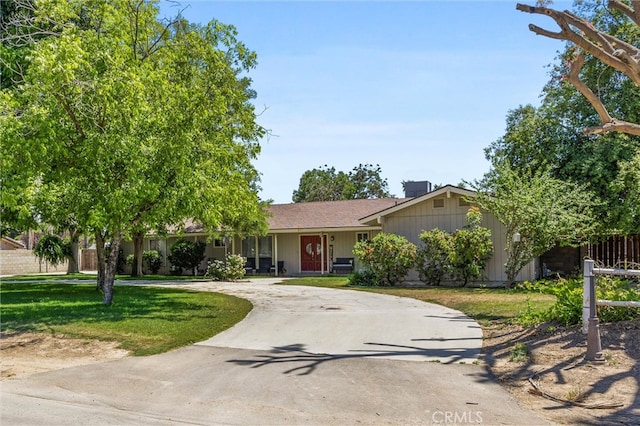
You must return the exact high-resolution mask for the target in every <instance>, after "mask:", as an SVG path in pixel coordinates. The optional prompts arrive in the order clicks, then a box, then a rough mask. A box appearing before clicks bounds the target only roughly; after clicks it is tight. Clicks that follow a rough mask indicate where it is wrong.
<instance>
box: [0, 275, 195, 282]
mask: <svg viewBox="0 0 640 426" xmlns="http://www.w3.org/2000/svg"><path fill="white" fill-rule="evenodd" d="M96 279H97V277H96V275H95V274H82V273H76V274H37V275H15V276H11V277H6V278H3V279H2V280H3V281H11V282H13V281H30V282H33V281H38V282H40V281H68V280H83V281H96ZM116 279H117V280H120V281H139V280H144V281H201V280H206V279H207V278H205V277H203V276H202V275H198V276H195V277H194V276H193V275H143V276H141V277H132V276H131V275H116Z"/></svg>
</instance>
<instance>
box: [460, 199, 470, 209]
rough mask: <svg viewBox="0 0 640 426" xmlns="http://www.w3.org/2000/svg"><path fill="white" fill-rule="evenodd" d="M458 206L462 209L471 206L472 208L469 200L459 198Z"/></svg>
mask: <svg viewBox="0 0 640 426" xmlns="http://www.w3.org/2000/svg"><path fill="white" fill-rule="evenodd" d="M458 205H459V206H460V207H469V206H471V203H470V202H468V201H467V200H465V199H464V198H462V197H460V198H458Z"/></svg>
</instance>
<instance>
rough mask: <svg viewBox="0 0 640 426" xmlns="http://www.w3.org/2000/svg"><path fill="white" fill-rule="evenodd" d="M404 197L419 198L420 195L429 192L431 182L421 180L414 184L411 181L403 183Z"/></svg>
mask: <svg viewBox="0 0 640 426" xmlns="http://www.w3.org/2000/svg"><path fill="white" fill-rule="evenodd" d="M403 187H404V196H405V197H406V198H413V197H419V196H421V195H424V194H427V193H429V192H431V182H429V181H428V180H421V181H419V182H414V181H412V180H410V181H407V182H404V183H403Z"/></svg>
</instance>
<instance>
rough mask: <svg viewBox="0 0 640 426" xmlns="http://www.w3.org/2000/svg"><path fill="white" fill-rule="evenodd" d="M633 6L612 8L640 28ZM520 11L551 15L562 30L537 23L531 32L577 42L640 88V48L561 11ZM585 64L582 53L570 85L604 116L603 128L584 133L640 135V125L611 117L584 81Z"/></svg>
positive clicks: (639, 12) (639, 4) (639, 13)
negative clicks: (581, 78) (549, 28)
mask: <svg viewBox="0 0 640 426" xmlns="http://www.w3.org/2000/svg"><path fill="white" fill-rule="evenodd" d="M631 5H632V6H629V5H628V4H626V3H623V2H622V1H620V0H609V8H611V9H615V10H618V11H620V12H622V13H623V14H625V15H626V16H628V17H629V18H630V19H631V20H633V22H635V23H636V24H638V25H640V1H632V2H631ZM516 9H517V10H519V11H521V12H525V13H532V14H539V15H547V16H549V17H550V18H552V19H553V20H554V21H555V22H556V23H557V24H558V26H559V27H560V31H559V32H552V31H549V30H545V29H543V28H540V27H538V26H536V25H533V24H530V25H529V30H531V31H532V32H534V33H535V34H538V35H542V36H545V37H549V38H552V39H556V40H566V41H569V42H572V43H574V44H575V45H576V46H578V47H579V48H580V49H582V51H584V52H587V53H590V54H591V55H593V56H594V57H595V58H597V59H598V60H600V61H601V62H602V63H604V64H605V65H608V66H610V67H612V68H614V69H616V70H618V71H620V72H621V73H623V74H624V75H626V76H627V77H628V78H630V79H631V80H632V81H633V82H634V83H635V84H636V85H637V86H640V48H638V47H636V46H633V45H631V44H629V43H626V42H625V41H623V40H620V39H618V38H616V37H614V36H612V35H610V34H607V33H605V32H603V31H600V30H598V29H597V28H596V27H594V26H593V25H592V24H591V23H590V22H588V21H586V20H584V19H582V18H580V17H579V16H577V15H574V14H573V13H571V12H569V11H564V12H559V11H557V10H553V9H549V8H546V7H541V6H536V7H534V6H528V5H525V4H520V3H518V4H517V5H516ZM584 63H585V57H584V54H583V53H582V52H579V53H578V54H577V55H576V56H575V58H574V60H573V62H572V63H571V66H570V71H569V75H568V77H567V78H568V80H569V82H570V83H571V84H572V85H573V86H574V87H575V88H576V89H577V90H578V91H579V92H580V93H581V94H582V95H583V96H584V97H585V98H586V99H587V101H588V102H589V103H590V104H591V105H592V106H593V107H594V108H595V110H596V112H597V113H598V116H599V117H600V123H601V125H600V126H598V127H590V128H587V129H585V130H584V133H585V134H588V135H596V134H602V133H607V132H620V133H627V134H631V135H638V136H640V124H636V123H630V122H627V121H622V120H618V119H615V118H613V117H611V115H610V114H609V112H608V111H607V108H606V107H605V106H604V104H603V103H602V101H601V99H600V98H599V97H598V96H597V95H596V94H595V93H593V91H592V90H591V89H590V88H589V87H588V86H587V85H586V84H585V83H584V82H583V81H582V80H580V71H581V70H582V67H583V66H584Z"/></svg>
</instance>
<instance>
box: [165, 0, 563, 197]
mask: <svg viewBox="0 0 640 426" xmlns="http://www.w3.org/2000/svg"><path fill="white" fill-rule="evenodd" d="M520 1H521V2H524V3H527V2H526V1H523V0H520ZM528 4H535V0H532V1H531V2H530V3H528ZM515 5H516V2H515V1H492V2H490V1H404V2H400V1H388V2H380V1H284V2H274V1H247V2H243V1H211V0H192V1H182V2H181V8H185V7H186V8H185V9H184V11H183V15H184V16H185V17H186V18H187V19H188V20H189V21H192V22H201V23H206V22H208V21H210V20H212V19H217V20H219V21H221V22H223V23H225V24H231V25H233V26H235V27H236V28H237V30H238V32H239V34H238V38H239V40H241V41H242V42H243V43H245V44H246V45H247V47H248V48H249V49H251V50H253V51H255V52H256V53H257V55H258V66H257V68H256V69H254V70H252V71H251V72H250V74H249V76H250V77H251V78H252V79H253V88H254V89H255V90H256V91H257V93H258V97H257V99H256V100H255V104H256V106H257V110H258V111H263V112H262V114H261V115H260V116H259V118H258V122H259V123H260V124H261V125H262V126H263V127H265V128H267V129H269V130H270V131H271V133H272V136H271V137H269V138H265V139H264V140H262V141H261V146H262V153H261V154H260V156H259V158H258V160H257V161H256V162H255V166H256V168H257V169H258V170H259V171H260V173H261V174H262V184H261V186H262V188H263V190H262V193H261V198H262V199H272V200H273V201H274V202H275V203H289V202H291V196H292V193H293V191H294V190H295V189H297V188H298V184H299V181H300V177H301V176H302V174H303V173H304V172H305V171H306V170H310V169H314V168H318V167H320V166H323V165H325V164H326V165H328V166H330V167H331V166H333V167H335V168H336V170H341V171H344V172H348V171H350V170H352V169H353V168H354V167H355V166H357V165H358V164H361V163H362V164H365V163H369V164H373V165H375V164H379V165H380V167H381V169H382V173H381V175H382V177H383V178H386V179H387V181H388V183H389V189H390V191H391V193H392V194H394V195H396V196H400V197H401V196H403V190H402V184H401V183H402V181H408V180H416V181H419V180H429V181H431V182H432V183H435V184H453V185H455V184H458V183H460V182H461V181H462V180H463V179H464V180H473V179H477V178H480V177H482V175H483V174H484V173H485V172H486V171H488V169H489V164H488V162H487V161H486V160H485V158H484V152H483V149H484V148H485V147H487V146H488V145H489V144H490V143H491V142H492V141H494V140H496V139H498V138H500V137H501V136H502V135H503V133H504V127H505V118H506V115H507V113H508V111H509V110H511V109H514V108H517V107H518V106H519V105H524V104H529V103H530V104H534V105H538V104H539V101H540V99H539V95H540V93H541V90H542V88H543V86H544V84H545V83H546V82H547V80H548V72H549V68H548V67H547V66H548V65H549V64H551V63H553V62H554V60H555V57H556V55H557V53H558V52H559V51H561V50H562V48H563V44H562V42H560V41H556V40H550V39H547V38H544V37H541V36H536V35H535V34H534V33H532V32H531V31H529V29H528V24H529V23H535V24H537V25H539V26H542V27H543V28H548V29H552V30H554V31H555V30H556V28H557V27H556V26H555V23H554V22H553V21H552V20H551V19H550V18H546V17H542V16H537V15H530V14H525V13H522V12H519V11H517V10H516V9H515ZM553 6H554V7H555V8H562V9H566V8H570V7H571V3H570V2H566V1H555V2H554V3H553ZM176 10H177V9H175V8H169V7H163V12H168V13H171V14H174V13H172V12H173V11H176ZM545 18H546V19H545Z"/></svg>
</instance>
